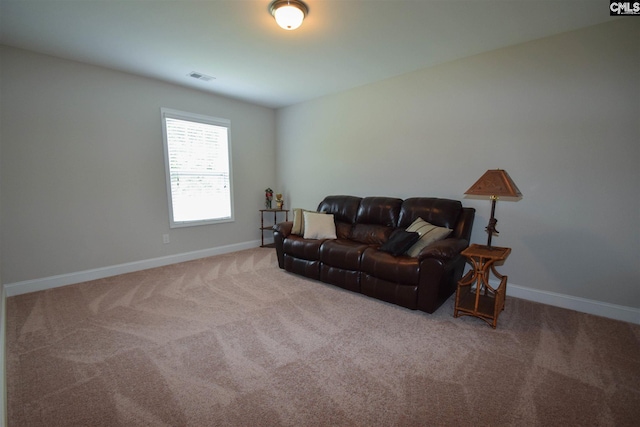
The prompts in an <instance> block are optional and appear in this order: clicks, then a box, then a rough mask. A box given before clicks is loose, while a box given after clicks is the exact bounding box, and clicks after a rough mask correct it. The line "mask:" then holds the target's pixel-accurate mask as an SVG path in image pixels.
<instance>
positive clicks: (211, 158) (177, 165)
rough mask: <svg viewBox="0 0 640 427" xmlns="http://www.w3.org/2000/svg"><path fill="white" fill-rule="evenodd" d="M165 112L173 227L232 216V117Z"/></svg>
mask: <svg viewBox="0 0 640 427" xmlns="http://www.w3.org/2000/svg"><path fill="white" fill-rule="evenodd" d="M161 113H162V133H163V139H164V159H165V170H166V176H167V193H168V196H169V215H170V221H171V222H170V227H171V228H174V227H186V226H190V225H202V224H213V223H217V222H229V221H233V192H232V185H231V138H230V135H229V134H230V128H231V122H230V121H229V120H226V119H219V118H215V117H207V116H201V115H197V114H192V113H185V112H182V111H176V110H170V109H167V108H162V110H161Z"/></svg>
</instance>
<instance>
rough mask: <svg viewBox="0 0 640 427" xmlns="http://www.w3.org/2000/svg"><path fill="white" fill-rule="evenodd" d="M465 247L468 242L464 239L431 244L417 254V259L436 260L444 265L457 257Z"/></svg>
mask: <svg viewBox="0 0 640 427" xmlns="http://www.w3.org/2000/svg"><path fill="white" fill-rule="evenodd" d="M467 246H469V241H468V240H466V239H458V238H448V239H443V240H438V241H437V242H433V243H432V244H430V245H429V246H426V247H424V248H423V249H422V250H421V251H420V253H419V254H418V259H419V260H421V261H422V260H423V259H425V258H437V259H439V260H442V261H444V262H445V263H446V262H447V261H449V260H451V259H454V258H455V257H457V256H458V255H459V254H460V252H462V251H463V250H464V249H465V248H466V247H467Z"/></svg>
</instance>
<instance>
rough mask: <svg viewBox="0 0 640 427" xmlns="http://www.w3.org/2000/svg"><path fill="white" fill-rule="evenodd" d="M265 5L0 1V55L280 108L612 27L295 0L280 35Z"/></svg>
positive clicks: (559, 13)
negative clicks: (43, 58) (300, 8)
mask: <svg viewBox="0 0 640 427" xmlns="http://www.w3.org/2000/svg"><path fill="white" fill-rule="evenodd" d="M269 3H270V0H217V1H216V0H200V1H194V0H171V1H165V0H0V44H5V45H9V46H14V47H19V48H24V49H29V50H33V51H36V52H41V53H45V54H50V55H54V56H58V57H62V58H67V59H71V60H76V61H81V62H86V63H90V64H96V65H100V66H104V67H108V68H113V69H117V70H122V71H126V72H130V73H135V74H139V75H143V76H148V77H153V78H158V79H161V80H165V81H169V82H173V83H176V84H180V85H184V86H190V87H194V88H197V89H200V90H203V91H209V92H212V93H216V94H221V95H226V96H230V97H234V98H239V99H242V100H246V101H249V102H253V103H256V104H260V105H265V106H269V107H282V106H287V105H291V104H295V103H298V102H302V101H305V100H309V99H313V98H317V97H321V96H323V95H327V94H330V93H336V92H340V91H343V90H346V89H350V88H353V87H357V86H361V85H364V84H367V83H371V82H375V81H379V80H382V79H386V78H389V77H393V76H397V75H400V74H404V73H408V72H411V71H414V70H418V69H421V68H425V67H430V66H433V65H437V64H441V63H444V62H447V61H451V60H455V59H458V58H463V57H466V56H470V55H475V54H478V53H482V52H486V51H490V50H494V49H497V48H501V47H505V46H510V45H514V44H518V43H522V42H526V41H529V40H534V39H538V38H542V37H546V36H550V35H553V34H558V33H561V32H565V31H571V30H574V29H578V28H581V27H586V26H590V25H595V24H599V23H602V22H606V21H608V20H610V19H613V18H610V17H609V12H608V4H607V2H606V1H604V0H596V1H591V0H468V1H465V0H440V1H434V0H413V1H408V0H306V3H307V5H308V6H309V10H310V11H309V15H308V17H307V19H306V20H305V21H304V23H303V24H302V26H301V27H300V28H299V29H297V30H295V31H285V30H282V29H281V28H280V27H278V26H277V25H276V23H275V21H274V20H273V17H272V16H271V15H270V14H269V12H268V6H269ZM43 71H44V72H46V70H43ZM192 71H197V72H199V73H203V74H206V75H209V76H213V77H215V79H214V80H211V81H210V82H203V81H200V80H196V79H194V78H192V77H189V76H188V74H189V73H190V72H192Z"/></svg>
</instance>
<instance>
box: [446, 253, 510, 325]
mask: <svg viewBox="0 0 640 427" xmlns="http://www.w3.org/2000/svg"><path fill="white" fill-rule="evenodd" d="M510 253H511V248H499V247H495V246H492V247H491V248H489V247H487V246H484V245H477V244H473V245H471V246H469V247H468V248H467V249H465V250H464V251H462V252H461V254H462V255H464V256H465V257H467V258H468V259H469V261H470V262H471V265H472V266H473V270H470V271H469V272H467V274H465V275H464V277H463V278H462V279H461V280H460V281H459V282H458V289H457V291H456V305H455V309H454V312H453V317H458V316H463V315H468V316H475V317H478V318H480V319H482V320H484V321H485V322H487V323H488V324H489V325H491V327H493V329H495V328H496V325H497V324H498V315H499V314H500V313H501V312H502V310H504V300H505V295H506V293H507V276H503V275H502V274H500V273H498V272H497V271H496V268H495V265H494V264H495V263H496V262H497V261H504V260H505V259H507V257H508V256H509V254H510ZM489 272H491V273H493V275H494V276H495V277H497V278H498V279H499V280H500V284H499V285H498V287H497V288H495V289H494V288H493V287H491V285H489ZM474 284H475V287H474V286H473V285H474Z"/></svg>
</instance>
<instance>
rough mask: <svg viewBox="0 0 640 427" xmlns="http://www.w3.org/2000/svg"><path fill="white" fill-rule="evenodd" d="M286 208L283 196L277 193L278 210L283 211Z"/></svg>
mask: <svg viewBox="0 0 640 427" xmlns="http://www.w3.org/2000/svg"><path fill="white" fill-rule="evenodd" d="M283 206H284V200H283V199H282V194H280V193H276V208H277V209H282V207H283Z"/></svg>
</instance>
